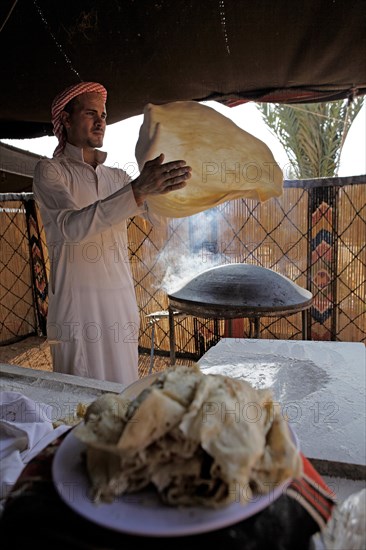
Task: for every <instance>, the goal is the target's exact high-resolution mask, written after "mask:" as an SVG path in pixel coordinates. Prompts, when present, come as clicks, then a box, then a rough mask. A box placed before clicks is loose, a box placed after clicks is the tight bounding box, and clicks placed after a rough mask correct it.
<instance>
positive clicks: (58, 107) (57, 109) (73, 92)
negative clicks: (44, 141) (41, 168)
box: [51, 82, 107, 157]
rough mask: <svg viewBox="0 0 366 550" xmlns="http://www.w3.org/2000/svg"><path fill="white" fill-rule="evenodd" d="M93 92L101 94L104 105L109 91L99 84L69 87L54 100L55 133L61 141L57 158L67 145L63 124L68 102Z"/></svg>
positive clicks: (52, 113) (82, 83)
mask: <svg viewBox="0 0 366 550" xmlns="http://www.w3.org/2000/svg"><path fill="white" fill-rule="evenodd" d="M92 92H96V93H98V94H101V95H102V97H103V101H104V103H106V101H107V90H106V89H105V88H104V86H102V84H99V83H98V82H79V83H78V84H73V85H72V86H69V87H68V88H66V89H65V90H63V91H62V92H60V93H59V94H58V95H57V96H56V97H55V99H54V100H53V102H52V106H51V115H52V124H53V133H54V134H55V136H56V137H57V139H58V141H59V143H58V145H57V147H56V149H55V151H54V153H53V155H54V156H55V157H57V156H59V155H60V154H61V153H62V152H63V150H64V147H65V143H66V136H65V132H64V128H63V125H62V122H61V113H62V111H63V110H64V108H65V106H66V105H67V104H68V102H69V101H71V100H72V99H73V98H74V97H76V96H78V95H81V94H85V93H92Z"/></svg>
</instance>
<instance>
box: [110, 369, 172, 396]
mask: <svg viewBox="0 0 366 550" xmlns="http://www.w3.org/2000/svg"><path fill="white" fill-rule="evenodd" d="M160 374H162V373H161V372H154V373H153V374H148V375H147V376H143V377H142V378H140V379H139V380H136V382H132V384H130V385H129V386H127V387H126V388H125V389H124V390H122V392H121V393H120V396H121V397H123V398H124V399H135V397H137V396H138V395H139V393H141V392H142V390H144V389H145V388H148V387H149V386H151V384H152V383H153V382H154V380H156V379H157V378H158V376H159V375H160Z"/></svg>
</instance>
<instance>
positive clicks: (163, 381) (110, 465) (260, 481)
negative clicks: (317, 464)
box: [74, 366, 302, 507]
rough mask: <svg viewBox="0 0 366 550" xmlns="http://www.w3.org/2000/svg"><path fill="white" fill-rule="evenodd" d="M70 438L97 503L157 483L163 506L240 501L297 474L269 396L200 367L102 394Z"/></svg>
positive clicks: (296, 459) (294, 454) (296, 458)
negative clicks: (133, 393)
mask: <svg viewBox="0 0 366 550" xmlns="http://www.w3.org/2000/svg"><path fill="white" fill-rule="evenodd" d="M74 432H75V435H76V436H77V437H78V438H80V439H81V440H82V441H83V442H85V443H86V468H87V472H88V475H89V478H90V480H91V484H92V490H93V498H94V500H95V501H96V502H98V501H103V502H109V501H112V500H113V499H114V497H115V496H116V495H123V494H126V493H133V492H136V491H139V490H141V489H143V488H146V487H150V486H154V487H155V489H156V490H157V491H158V493H159V495H160V496H161V499H162V500H163V501H164V502H165V503H168V504H170V505H183V506H195V505H202V506H209V507H219V506H223V505H226V504H229V503H231V502H241V503H243V504H245V503H247V502H249V501H250V500H251V499H252V498H253V495H257V494H265V493H269V492H270V491H271V490H273V488H274V487H275V486H277V485H278V484H280V483H282V482H283V481H285V480H288V479H289V478H294V477H298V476H300V475H301V473H302V470H301V468H302V467H301V464H302V463H301V457H300V455H299V451H298V450H297V448H296V446H295V444H294V442H293V440H292V437H291V434H290V431H289V428H288V424H287V422H286V420H285V419H284V418H283V417H282V415H281V413H280V411H279V407H278V406H275V404H274V402H273V399H272V394H271V392H270V391H269V390H256V389H254V388H253V387H252V386H251V385H250V384H248V383H247V382H245V381H243V380H234V379H232V378H228V377H225V376H221V375H205V374H203V373H202V372H201V371H200V369H199V367H198V366H197V367H186V366H176V367H171V368H169V369H168V370H166V371H165V372H163V373H162V374H161V375H159V376H158V378H157V379H156V380H155V381H154V382H153V383H152V384H151V386H149V387H148V388H146V389H144V390H143V391H142V392H141V393H140V394H139V395H138V396H137V397H136V398H135V399H133V400H132V401H125V400H123V399H122V398H121V397H120V396H116V395H112V394H108V395H104V396H103V397H101V398H99V399H97V400H96V401H95V402H94V403H92V404H91V405H90V406H89V408H88V409H87V412H86V415H85V420H84V422H83V423H82V424H80V425H79V426H77V427H76V428H75V430H74Z"/></svg>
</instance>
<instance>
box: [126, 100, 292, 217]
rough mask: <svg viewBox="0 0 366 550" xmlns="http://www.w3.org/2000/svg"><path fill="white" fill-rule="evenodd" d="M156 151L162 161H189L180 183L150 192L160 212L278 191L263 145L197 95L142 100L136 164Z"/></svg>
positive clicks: (277, 173)
mask: <svg viewBox="0 0 366 550" xmlns="http://www.w3.org/2000/svg"><path fill="white" fill-rule="evenodd" d="M160 153H164V155H165V159H164V162H168V161H171V160H179V159H182V160H185V161H186V162H187V164H188V165H189V166H191V167H192V177H191V178H190V179H189V180H188V182H187V185H186V187H185V188H184V189H180V190H178V191H172V192H170V193H167V194H164V195H154V196H150V197H149V198H148V200H147V204H148V207H149V209H150V210H151V211H152V212H154V213H155V214H158V215H160V216H163V217H168V218H182V217H186V216H191V215H193V214H197V213H198V212H202V211H204V210H207V209H209V208H213V207H214V206H217V205H219V204H221V203H223V202H225V201H228V200H232V199H238V198H249V199H256V200H258V201H261V202H263V201H265V200H267V199H270V198H272V197H278V196H280V195H281V194H282V184H283V174H282V171H281V169H280V168H279V166H278V165H277V163H276V161H275V159H274V157H273V155H272V152H271V151H270V149H269V148H268V147H267V145H266V144H265V143H263V142H262V141H261V140H259V139H257V138H256V137H254V136H252V135H251V134H249V133H248V132H245V131H244V130H242V129H241V128H239V127H238V126H237V125H236V124H235V123H234V122H232V121H231V120H230V119H228V118H227V117H225V116H224V115H222V114H221V113H218V112H217V111H215V110H214V109H212V108H211V107H208V106H206V105H202V104H200V103H196V102H195V101H177V102H174V103H166V104H164V105H153V104H151V103H149V104H148V105H146V107H145V109H144V120H143V123H142V126H141V128H140V134H139V139H138V141H137V144H136V149H135V155H136V160H137V162H138V165H139V169H140V170H142V168H143V166H144V164H145V162H146V161H148V160H151V159H153V158H155V157H157V156H159V155H160Z"/></svg>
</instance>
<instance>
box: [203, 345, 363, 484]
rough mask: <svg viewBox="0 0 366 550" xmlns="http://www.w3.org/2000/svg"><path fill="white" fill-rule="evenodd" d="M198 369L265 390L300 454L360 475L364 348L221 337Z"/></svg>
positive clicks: (361, 460) (204, 356)
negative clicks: (278, 408)
mask: <svg viewBox="0 0 366 550" xmlns="http://www.w3.org/2000/svg"><path fill="white" fill-rule="evenodd" d="M199 365H200V367H201V369H202V371H203V372H204V373H206V374H218V373H219V374H224V375H228V376H231V377H234V378H243V379H246V380H248V381H249V382H251V383H252V384H253V385H254V386H255V387H257V388H264V387H269V388H271V389H272V391H273V394H274V399H275V401H276V402H279V403H280V405H281V408H282V411H283V414H286V415H287V416H288V418H289V421H290V423H291V425H292V427H293V428H294V431H295V432H296V434H297V435H298V437H299V440H300V446H301V450H302V451H303V453H304V454H305V456H307V457H308V458H310V459H314V460H319V461H328V462H329V463H331V464H334V465H337V464H338V465H339V464H341V465H344V466H345V467H346V469H347V468H348V471H349V472H351V473H352V470H353V469H354V468H355V469H356V470H357V468H358V474H357V475H356V476H355V477H356V478H358V477H359V474H360V473H361V476H362V477H364V472H365V464H366V444H365V439H366V438H365V435H366V433H365V416H366V402H365V370H366V369H365V346H364V344H362V343H353V342H352V343H350V342H309V341H298V340H253V339H234V338H226V339H223V340H221V341H220V342H219V343H218V344H217V345H216V346H214V347H212V348H210V349H209V350H208V351H207V353H205V355H203V357H201V359H200V360H199ZM323 473H325V472H323ZM335 475H338V473H335ZM341 475H342V473H341ZM351 477H352V476H351Z"/></svg>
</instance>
